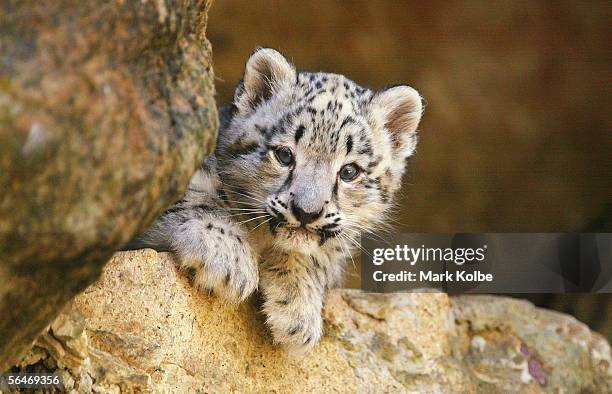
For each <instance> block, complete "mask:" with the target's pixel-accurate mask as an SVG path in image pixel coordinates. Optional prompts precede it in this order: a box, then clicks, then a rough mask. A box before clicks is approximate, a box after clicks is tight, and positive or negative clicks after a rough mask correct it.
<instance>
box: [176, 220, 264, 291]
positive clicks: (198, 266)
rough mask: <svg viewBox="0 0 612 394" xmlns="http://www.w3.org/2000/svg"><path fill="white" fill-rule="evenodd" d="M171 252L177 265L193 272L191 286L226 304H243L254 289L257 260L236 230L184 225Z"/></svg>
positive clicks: (227, 227) (217, 226) (256, 281)
mask: <svg viewBox="0 0 612 394" xmlns="http://www.w3.org/2000/svg"><path fill="white" fill-rule="evenodd" d="M194 233H195V234H194ZM173 249H174V252H175V254H176V255H177V257H178V259H179V261H180V262H181V265H183V266H185V267H189V268H193V269H194V270H195V278H194V284H195V285H196V286H197V287H199V288H201V289H204V290H209V291H212V292H213V293H214V294H216V295H218V296H220V297H222V298H224V299H227V300H228V301H230V302H240V301H243V300H244V299H246V298H247V297H248V296H249V295H251V294H252V293H253V292H254V291H255V290H256V289H257V285H258V283H259V272H258V268H257V258H256V255H255V253H254V252H253V250H252V249H251V247H250V245H249V244H248V243H247V239H246V237H245V236H244V234H241V233H240V231H239V229H236V228H232V227H231V226H224V225H222V224H212V223H208V224H206V223H204V224H202V223H201V222H198V223H189V222H187V223H185V225H183V226H181V228H180V229H179V231H178V232H177V234H176V236H175V242H174V245H173Z"/></svg>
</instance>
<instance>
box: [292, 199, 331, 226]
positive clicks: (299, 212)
mask: <svg viewBox="0 0 612 394" xmlns="http://www.w3.org/2000/svg"><path fill="white" fill-rule="evenodd" d="M291 212H292V213H293V215H294V216H295V217H296V219H297V220H299V221H300V223H301V224H302V226H305V225H307V224H308V223H312V222H314V221H315V220H317V219H318V218H319V216H321V214H322V213H323V209H321V210H319V211H318V212H306V211H304V210H303V209H302V208H300V207H298V206H297V205H295V202H293V201H292V202H291Z"/></svg>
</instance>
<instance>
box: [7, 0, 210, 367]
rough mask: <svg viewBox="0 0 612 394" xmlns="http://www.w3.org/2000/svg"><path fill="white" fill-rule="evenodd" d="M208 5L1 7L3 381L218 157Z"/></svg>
mask: <svg viewBox="0 0 612 394" xmlns="http://www.w3.org/2000/svg"><path fill="white" fill-rule="evenodd" d="M208 3H209V2H208V1H205V0H157V1H119V0H113V1H108V2H93V1H82V0H61V1H52V0H42V1H41V0H6V1H2V2H0V190H1V192H0V195H1V197H0V260H1V264H0V316H1V317H2V318H1V319H0V371H1V370H5V369H6V368H8V367H9V366H10V365H12V364H13V363H15V362H17V361H18V360H19V356H20V354H21V353H22V352H23V351H27V349H28V348H29V347H31V344H32V342H33V341H34V340H35V339H36V337H37V336H38V335H40V333H41V332H42V330H43V329H44V328H45V327H46V326H47V325H48V324H49V323H50V322H51V321H52V320H53V318H55V317H56V316H57V314H58V313H59V311H60V310H61V307H62V306H63V305H64V304H65V303H66V302H67V301H68V300H70V299H71V298H72V297H73V296H74V295H75V294H76V293H78V292H79V291H81V290H83V289H84V288H85V287H86V286H87V285H88V284H90V283H92V282H93V281H94V280H95V279H96V278H97V277H98V276H99V273H100V270H101V268H102V266H103V264H104V263H105V262H106V261H107V260H108V258H110V256H111V254H112V251H113V250H115V249H116V248H117V247H118V246H120V245H122V244H123V243H125V242H126V241H128V240H129V239H130V238H131V237H132V236H133V235H134V234H135V233H136V232H138V231H139V230H141V229H142V228H143V227H144V226H145V225H147V224H148V223H150V222H151V221H152V220H153V219H154V218H155V217H156V216H157V215H158V214H159V213H160V211H161V210H162V209H164V208H165V207H167V206H168V205H170V204H171V203H172V202H173V200H175V199H176V198H178V196H179V195H180V193H181V192H183V191H184V188H185V187H186V185H187V182H188V180H189V177H190V175H191V174H193V172H194V171H195V168H196V166H197V165H198V164H199V163H200V161H201V160H202V159H203V158H204V157H205V155H206V154H207V153H208V152H210V150H211V148H212V146H213V143H214V139H215V130H216V122H217V121H216V109H215V103H214V99H213V93H214V92H213V90H214V89H213V75H212V68H211V51H210V45H209V44H208V41H207V40H206V38H205V37H204V32H205V27H206V16H207V11H208Z"/></svg>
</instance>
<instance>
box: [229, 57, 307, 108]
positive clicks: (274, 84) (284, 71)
mask: <svg viewBox="0 0 612 394" xmlns="http://www.w3.org/2000/svg"><path fill="white" fill-rule="evenodd" d="M296 78H297V74H296V71H295V68H294V67H293V65H292V64H291V63H290V62H289V61H288V60H287V59H285V57H284V56H283V55H281V54H280V53H279V52H278V51H276V50H274V49H271V48H259V49H257V50H256V51H255V52H253V54H252V55H251V57H250V58H249V60H247V63H246V67H245V70H244V77H243V78H242V81H241V83H240V84H239V85H238V87H237V88H236V93H235V96H234V105H235V106H236V107H237V108H238V110H239V111H240V112H242V113H245V114H246V113H249V112H251V111H253V109H255V107H257V105H258V104H260V103H261V102H264V101H266V100H269V99H270V97H272V95H274V93H276V92H278V91H280V90H282V89H283V88H288V87H291V86H292V85H294V84H295V82H296Z"/></svg>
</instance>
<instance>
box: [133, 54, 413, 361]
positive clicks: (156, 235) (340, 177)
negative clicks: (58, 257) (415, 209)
mask: <svg viewBox="0 0 612 394" xmlns="http://www.w3.org/2000/svg"><path fill="white" fill-rule="evenodd" d="M421 112H422V105H421V97H420V96H419V94H418V93H417V91H416V90H414V89H413V88H411V87H408V86H395V87H392V88H389V89H386V90H382V91H378V92H375V91H372V90H369V89H366V88H363V87H361V86H359V85H357V84H356V83H354V82H353V81H351V80H349V79H347V78H346V77H344V76H342V75H337V74H329V73H320V72H319V73H311V72H298V71H296V69H295V68H294V66H293V65H292V64H291V63H290V62H289V61H288V60H287V59H286V58H285V57H283V56H282V55H281V54H280V53H279V52H277V51H275V50H273V49H267V48H264V49H259V50H257V51H255V52H254V53H253V54H252V55H251V57H250V58H249V59H248V61H247V64H246V69H245V72H244V77H243V79H242V81H241V82H240V84H239V85H238V87H237V89H236V92H235V97H234V101H233V104H232V105H230V106H229V107H226V108H223V109H222V110H221V116H220V118H221V122H220V123H221V125H220V129H219V137H218V143H217V148H216V150H215V153H214V155H213V156H212V157H210V158H209V159H208V160H206V161H205V162H204V163H203V164H202V166H201V168H200V169H199V170H198V171H197V173H196V174H195V175H194V176H193V178H192V180H191V183H190V185H189V189H188V191H187V192H186V194H185V196H184V197H183V199H182V200H180V201H179V202H178V203H177V204H175V205H174V206H173V207H171V208H170V209H168V210H167V211H166V212H164V214H163V215H162V216H161V218H160V219H159V220H158V221H157V223H155V224H154V225H153V227H152V228H151V229H149V230H148V231H147V232H146V233H145V234H144V235H143V236H142V237H141V238H140V239H139V241H138V246H140V247H145V246H148V247H153V248H155V249H158V250H170V251H172V252H174V253H175V255H176V256H177V258H178V260H179V261H180V263H181V264H182V265H183V266H186V267H190V268H193V269H194V270H195V279H194V282H195V284H196V285H197V286H199V287H201V288H203V289H208V290H212V291H213V292H214V293H216V294H218V295H219V296H222V297H225V298H227V299H230V300H232V301H241V300H244V299H245V298H246V297H247V296H249V295H250V294H251V293H253V292H254V291H255V290H256V289H258V288H259V291H260V293H261V295H262V298H263V312H264V314H265V316H266V322H267V324H268V326H269V327H270V329H271V331H272V334H273V337H274V340H275V341H276V342H277V343H280V344H282V345H284V346H285V347H286V348H287V349H288V350H290V351H297V352H300V351H304V350H307V349H309V348H311V347H312V346H314V345H315V344H316V343H317V342H318V341H319V339H320V337H321V334H322V329H323V328H322V327H323V325H322V317H321V311H322V307H323V303H324V301H325V295H326V292H327V291H328V290H329V289H330V288H332V287H334V286H337V285H339V284H340V283H341V279H342V273H343V269H344V266H345V263H346V260H347V257H348V256H349V253H351V251H354V248H355V246H356V244H357V242H359V233H360V232H361V231H363V230H373V229H375V228H376V227H377V226H379V225H380V224H383V223H384V221H385V212H387V210H388V208H389V207H390V206H391V203H392V198H393V194H394V192H395V191H396V190H397V189H398V188H399V187H400V180H401V176H402V174H403V172H404V168H405V164H406V159H407V158H408V157H409V156H411V155H412V154H413V153H414V150H415V146H416V143H417V137H416V129H417V125H418V123H419V120H420V118H421Z"/></svg>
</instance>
